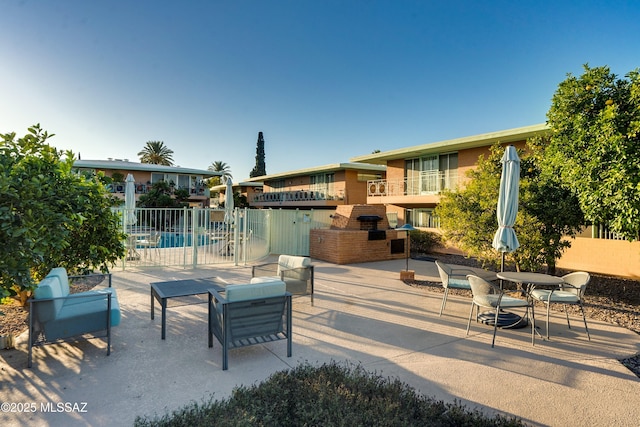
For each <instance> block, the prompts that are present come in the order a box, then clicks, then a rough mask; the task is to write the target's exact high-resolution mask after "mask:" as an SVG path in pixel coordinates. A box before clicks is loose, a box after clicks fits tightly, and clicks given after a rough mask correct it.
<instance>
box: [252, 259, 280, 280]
mask: <svg viewBox="0 0 640 427" xmlns="http://www.w3.org/2000/svg"><path fill="white" fill-rule="evenodd" d="M277 271H278V263H277V262H269V263H266V264H259V265H254V266H253V267H251V277H260V276H276V275H277Z"/></svg>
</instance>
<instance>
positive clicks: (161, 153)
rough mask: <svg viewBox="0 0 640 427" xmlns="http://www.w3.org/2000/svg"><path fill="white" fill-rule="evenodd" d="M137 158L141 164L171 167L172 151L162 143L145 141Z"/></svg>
mask: <svg viewBox="0 0 640 427" xmlns="http://www.w3.org/2000/svg"><path fill="white" fill-rule="evenodd" d="M138 156H140V162H142V163H152V164H154V165H163V166H173V150H170V149H169V148H167V147H166V146H165V145H164V142H162V141H147V143H146V144H145V146H144V148H143V149H142V151H140V152H139V153H138Z"/></svg>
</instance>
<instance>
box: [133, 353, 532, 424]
mask: <svg viewBox="0 0 640 427" xmlns="http://www.w3.org/2000/svg"><path fill="white" fill-rule="evenodd" d="M135 425H136V426H201V425H216V426H278V427H280V426H283V427H286V426H348V427H351V426H426V425H428V426H522V425H524V424H523V423H522V422H521V421H520V420H517V419H515V418H505V417H502V416H495V417H493V418H491V417H487V416H485V415H483V414H482V413H481V412H479V411H469V410H467V409H465V408H464V406H462V405H461V404H459V403H457V402H456V403H453V404H451V403H444V402H442V401H436V400H433V399H431V398H427V397H423V396H421V395H420V394H418V393H417V392H416V391H415V390H414V389H412V388H410V387H409V386H408V385H405V384H403V383H401V382H400V381H399V380H393V379H389V378H383V377H381V376H379V375H377V374H371V373H368V372H366V371H365V370H364V369H363V368H362V367H360V366H342V365H338V364H337V363H335V362H332V363H329V364H323V365H322V366H320V367H314V366H311V365H309V364H304V365H300V366H298V367H296V368H294V369H291V370H288V371H281V372H276V373H275V374H273V375H272V376H271V377H269V378H268V379H267V380H265V381H264V382H262V383H261V384H258V385H253V386H250V387H245V386H241V387H238V388H236V389H234V391H233V393H232V395H231V397H230V398H229V399H227V400H223V401H218V400H215V401H214V400H213V397H211V398H209V400H205V401H203V402H202V403H201V404H198V403H192V404H190V405H188V406H186V407H184V408H182V409H179V410H176V411H174V412H173V413H172V414H166V415H164V416H162V417H155V418H146V417H136V420H135Z"/></svg>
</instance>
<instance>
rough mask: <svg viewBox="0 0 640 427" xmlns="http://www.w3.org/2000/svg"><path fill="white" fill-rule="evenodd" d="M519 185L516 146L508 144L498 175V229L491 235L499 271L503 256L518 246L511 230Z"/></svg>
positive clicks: (502, 268) (514, 217) (518, 163)
mask: <svg viewBox="0 0 640 427" xmlns="http://www.w3.org/2000/svg"><path fill="white" fill-rule="evenodd" d="M519 186H520V158H519V157H518V153H517V152H516V147H514V146H513V145H510V146H508V147H507V149H506V150H505V152H504V156H502V175H501V176H500V193H499V195H498V207H497V216H498V230H497V231H496V234H495V235H494V236H493V243H492V245H491V246H493V248H494V249H496V250H497V251H500V252H502V265H501V271H504V256H505V253H507V252H513V251H515V250H516V249H518V247H519V246H520V243H519V242H518V237H517V236H516V233H515V231H513V224H515V222H516V215H517V214H518V191H519Z"/></svg>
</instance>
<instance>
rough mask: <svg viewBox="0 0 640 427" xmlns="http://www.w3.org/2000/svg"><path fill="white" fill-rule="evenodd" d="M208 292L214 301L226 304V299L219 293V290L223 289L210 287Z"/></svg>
mask: <svg viewBox="0 0 640 427" xmlns="http://www.w3.org/2000/svg"><path fill="white" fill-rule="evenodd" d="M209 292H210V293H211V296H212V298H213V300H214V301H216V302H217V303H221V304H227V303H228V301H227V299H226V298H225V297H224V296H222V295H221V294H220V292H224V291H218V290H216V289H210V290H209Z"/></svg>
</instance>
